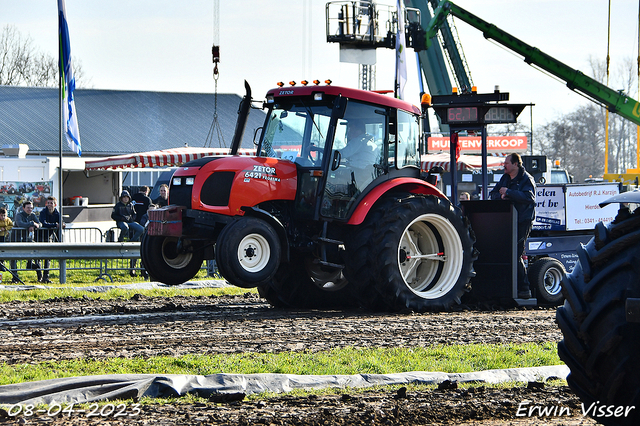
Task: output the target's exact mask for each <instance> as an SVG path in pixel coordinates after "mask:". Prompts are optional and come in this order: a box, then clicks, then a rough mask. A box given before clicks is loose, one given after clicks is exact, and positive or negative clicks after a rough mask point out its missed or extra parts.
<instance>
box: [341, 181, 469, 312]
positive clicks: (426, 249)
mask: <svg viewBox="0 0 640 426" xmlns="http://www.w3.org/2000/svg"><path fill="white" fill-rule="evenodd" d="M474 243H475V235H474V234H473V231H472V229H471V226H470V224H469V222H468V220H467V219H466V217H464V216H463V215H462V212H461V210H460V209H459V208H457V207H455V206H453V205H452V204H451V203H450V202H449V200H448V199H446V198H440V197H436V196H433V195H419V194H409V193H402V194H393V195H390V196H387V197H385V198H383V199H382V200H380V201H379V202H378V203H377V204H376V205H375V206H373V208H372V209H371V211H370V212H369V215H368V216H367V218H366V219H365V221H364V222H363V223H362V224H361V225H359V226H357V227H356V228H355V229H354V231H353V233H352V234H351V235H350V237H349V238H348V239H347V241H346V262H345V263H346V269H345V275H346V277H347V279H349V281H350V282H351V284H352V286H353V287H352V290H353V291H355V293H354V294H355V296H356V297H357V298H358V299H359V301H360V303H361V304H362V305H363V306H364V307H365V308H368V309H373V310H385V311H394V312H397V311H414V312H424V311H440V310H447V309H449V308H450V307H451V306H452V305H455V304H459V303H460V298H461V297H462V295H463V294H464V293H465V291H468V290H469V289H470V288H471V287H470V283H469V281H470V280H471V278H472V277H473V276H474V275H475V273H474V271H473V262H474V261H475V259H476V258H477V252H476V250H475V248H474Z"/></svg>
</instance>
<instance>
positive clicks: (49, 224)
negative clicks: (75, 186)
mask: <svg viewBox="0 0 640 426" xmlns="http://www.w3.org/2000/svg"><path fill="white" fill-rule="evenodd" d="M57 203H58V200H57V199H56V197H54V196H52V195H50V196H48V197H47V203H46V207H45V208H44V209H42V211H41V212H40V222H41V223H42V241H48V242H51V241H55V240H57V235H58V229H59V228H60V226H61V225H62V228H63V229H64V227H65V224H64V222H62V221H61V220H60V212H59V211H58V209H56V205H57ZM49 267H50V261H49V259H45V260H44V271H43V272H42V281H41V282H43V283H50V282H51V281H50V280H49Z"/></svg>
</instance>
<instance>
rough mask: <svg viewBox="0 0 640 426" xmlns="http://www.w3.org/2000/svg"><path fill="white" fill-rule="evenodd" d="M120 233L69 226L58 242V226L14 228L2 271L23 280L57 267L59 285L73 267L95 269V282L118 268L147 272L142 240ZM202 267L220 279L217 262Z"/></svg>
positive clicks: (0, 250)
mask: <svg viewBox="0 0 640 426" xmlns="http://www.w3.org/2000/svg"><path fill="white" fill-rule="evenodd" d="M119 235H120V229H119V228H117V227H113V228H110V229H108V230H107V231H105V232H104V233H103V232H102V231H101V230H100V229H98V228H67V229H64V230H63V240H64V241H63V242H58V234H57V230H56V229H52V230H46V229H45V230H37V231H35V232H34V234H33V236H32V237H31V236H30V235H29V232H28V230H27V229H24V228H15V227H14V228H13V229H12V230H11V234H10V237H9V238H7V240H8V241H9V242H4V243H1V242H0V265H1V266H0V272H9V273H10V276H9V274H6V275H4V276H5V277H6V278H5V279H4V281H5V282H6V281H8V279H7V278H10V277H12V278H14V280H16V281H17V282H21V280H20V278H19V276H18V272H26V271H34V270H36V271H37V270H40V273H42V274H44V275H45V276H48V275H49V274H48V272H49V271H53V270H58V271H59V279H60V284H65V283H66V282H67V271H70V270H96V271H98V277H97V278H96V279H95V280H96V281H98V280H105V281H106V280H107V279H108V280H109V281H111V282H113V277H112V273H113V272H115V271H129V272H136V273H141V274H142V275H143V276H145V275H146V271H145V270H144V266H143V265H142V262H141V261H139V260H140V243H139V242H117V240H118V237H119ZM5 260H7V261H9V265H6V262H5ZM43 260H44V261H45V262H44V264H43V263H42V261H43ZM134 262H135V263H134ZM47 265H48V266H49V267H48V268H47V267H46V266H47ZM202 268H205V269H206V270H207V275H208V276H211V277H218V278H219V275H218V271H217V267H216V265H215V262H214V261H212V260H211V261H206V262H203V266H202ZM45 272H46V274H45Z"/></svg>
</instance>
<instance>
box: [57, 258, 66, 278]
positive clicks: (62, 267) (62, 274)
mask: <svg viewBox="0 0 640 426" xmlns="http://www.w3.org/2000/svg"><path fill="white" fill-rule="evenodd" d="M59 266H60V284H66V283H67V259H61V260H59Z"/></svg>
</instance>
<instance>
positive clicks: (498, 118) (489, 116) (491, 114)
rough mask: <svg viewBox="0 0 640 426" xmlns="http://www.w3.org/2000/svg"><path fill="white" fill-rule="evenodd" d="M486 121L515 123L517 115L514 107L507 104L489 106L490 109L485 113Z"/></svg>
mask: <svg viewBox="0 0 640 426" xmlns="http://www.w3.org/2000/svg"><path fill="white" fill-rule="evenodd" d="M484 122H485V123H515V122H516V116H515V115H514V114H513V109H512V108H510V107H506V106H495V107H491V108H489V111H487V113H486V114H485V115H484Z"/></svg>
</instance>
